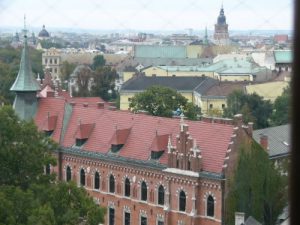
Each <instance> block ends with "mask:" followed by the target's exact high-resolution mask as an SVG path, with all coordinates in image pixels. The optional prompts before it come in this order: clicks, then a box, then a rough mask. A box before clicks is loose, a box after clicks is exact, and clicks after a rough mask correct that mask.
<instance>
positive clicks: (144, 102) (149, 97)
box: [129, 86, 201, 119]
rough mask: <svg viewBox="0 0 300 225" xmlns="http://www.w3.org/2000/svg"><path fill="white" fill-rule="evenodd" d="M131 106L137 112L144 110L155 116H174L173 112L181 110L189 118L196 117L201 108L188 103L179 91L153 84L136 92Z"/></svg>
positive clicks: (130, 103) (130, 102)
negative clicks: (142, 90)
mask: <svg viewBox="0 0 300 225" xmlns="http://www.w3.org/2000/svg"><path fill="white" fill-rule="evenodd" d="M129 107H130V108H131V109H132V111H134V112H137V111H139V110H144V111H147V112H148V113H150V114H151V115H153V116H163V117H172V116H173V112H174V111H176V110H178V109H179V110H180V111H181V112H183V113H184V114H186V116H188V118H189V119H196V118H197V115H198V113H199V114H200V112H201V111H200V109H199V108H198V107H195V106H193V104H192V103H188V100H187V99H186V98H185V97H183V96H182V95H181V94H180V93H177V91H175V90H173V89H171V88H168V87H163V86H151V87H149V88H148V89H146V90H145V91H144V92H142V93H138V94H136V95H135V96H134V97H133V98H131V100H130V101H129Z"/></svg>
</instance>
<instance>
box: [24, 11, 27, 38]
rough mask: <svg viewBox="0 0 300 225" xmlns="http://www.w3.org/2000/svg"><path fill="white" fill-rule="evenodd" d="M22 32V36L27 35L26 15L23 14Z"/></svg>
mask: <svg viewBox="0 0 300 225" xmlns="http://www.w3.org/2000/svg"><path fill="white" fill-rule="evenodd" d="M23 32H24V37H27V29H26V15H25V14H24V29H23Z"/></svg>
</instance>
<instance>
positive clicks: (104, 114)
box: [61, 106, 233, 173]
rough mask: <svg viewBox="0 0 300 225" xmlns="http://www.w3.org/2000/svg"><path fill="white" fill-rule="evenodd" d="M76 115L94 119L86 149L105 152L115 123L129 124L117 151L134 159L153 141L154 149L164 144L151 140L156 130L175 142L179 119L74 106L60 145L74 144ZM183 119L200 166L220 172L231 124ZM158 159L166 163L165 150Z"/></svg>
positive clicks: (148, 152) (140, 157)
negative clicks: (200, 161)
mask: <svg viewBox="0 0 300 225" xmlns="http://www.w3.org/2000/svg"><path fill="white" fill-rule="evenodd" d="M78 119H80V120H81V121H82V123H93V122H94V123H95V127H94V129H93V131H92V132H91V134H90V136H89V138H88V140H87V141H86V143H85V144H84V146H83V147H82V149H84V150H87V151H93V152H101V153H107V152H108V151H109V150H110V147H111V144H112V143H115V139H114V135H115V127H116V125H117V127H118V129H120V130H122V129H128V128H131V131H130V134H129V135H128V137H127V141H126V143H125V144H124V146H123V147H122V149H121V150H120V151H119V153H118V154H119V155H120V156H123V157H128V158H133V159H137V160H148V159H149V158H150V155H151V150H152V147H154V146H155V145H157V149H159V148H160V147H161V146H166V143H165V142H166V141H167V138H164V139H163V141H161V140H160V141H159V142H157V143H154V142H155V139H156V131H157V132H158V134H160V135H161V136H165V137H168V135H171V139H172V144H173V145H175V139H176V135H177V134H179V132H180V129H179V119H171V118H161V117H152V116H148V115H143V114H132V113H130V112H124V111H111V110H107V109H97V108H89V107H82V106H74V107H73V113H72V115H71V118H70V121H69V124H68V127H67V130H66V134H65V136H64V140H63V141H62V143H61V145H62V146H64V147H72V146H73V145H74V143H75V138H74V133H75V132H76V130H77V122H78ZM185 122H186V123H187V124H188V125H189V133H190V135H191V136H192V138H194V139H196V142H197V145H198V146H199V147H200V150H201V155H202V159H203V161H202V164H203V170H204V171H209V172H215V173H219V172H221V171H222V165H223V163H224V158H225V155H226V151H227V148H228V144H229V142H230V141H231V135H232V134H233V125H227V124H218V123H207V122H203V121H185ZM164 149H165V147H164ZM159 162H160V163H163V164H166V163H167V152H166V151H165V153H164V154H163V155H162V156H161V158H160V159H159Z"/></svg>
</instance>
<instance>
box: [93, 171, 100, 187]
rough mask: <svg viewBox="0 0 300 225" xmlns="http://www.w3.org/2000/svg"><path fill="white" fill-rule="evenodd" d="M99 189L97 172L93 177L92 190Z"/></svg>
mask: <svg viewBox="0 0 300 225" xmlns="http://www.w3.org/2000/svg"><path fill="white" fill-rule="evenodd" d="M99 188H100V175H99V173H98V172H96V173H95V176H94V189H97V190H99Z"/></svg>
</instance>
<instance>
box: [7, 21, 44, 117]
mask: <svg viewBox="0 0 300 225" xmlns="http://www.w3.org/2000/svg"><path fill="white" fill-rule="evenodd" d="M10 90H11V91H14V92H15V93H16V97H15V100H14V104H13V108H14V110H15V112H16V113H17V115H18V116H19V117H20V119H22V120H30V119H32V118H33V117H34V115H35V113H36V110H37V96H36V95H37V91H39V90H41V88H40V85H39V84H38V83H37V81H36V80H35V78H34V76H33V72H32V69H31V63H30V59H29V53H28V44H27V30H26V26H25V18H24V47H23V50H22V56H21V62H20V69H19V72H18V76H17V78H16V80H15V82H14V84H13V85H12V87H11V88H10Z"/></svg>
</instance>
